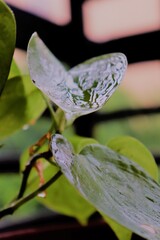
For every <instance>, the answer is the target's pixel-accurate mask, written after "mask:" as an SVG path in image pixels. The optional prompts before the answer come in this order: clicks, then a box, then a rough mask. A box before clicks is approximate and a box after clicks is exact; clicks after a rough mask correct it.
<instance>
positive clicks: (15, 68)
mask: <svg viewBox="0 0 160 240" xmlns="http://www.w3.org/2000/svg"><path fill="white" fill-rule="evenodd" d="M20 75H21V72H20V70H19V68H18V66H17V64H16V62H15V61H14V59H12V63H11V68H10V72H9V76H8V79H11V78H14V77H18V76H20Z"/></svg>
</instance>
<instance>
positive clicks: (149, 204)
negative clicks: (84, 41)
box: [0, 0, 160, 240]
mask: <svg viewBox="0 0 160 240" xmlns="http://www.w3.org/2000/svg"><path fill="white" fill-rule="evenodd" d="M0 10H1V12H2V14H1V15H0V26H1V25H2V33H3V34H1V35H0V47H1V48H0V49H1V50H0V91H1V93H2V94H1V98H0V140H1V141H2V140H3V141H4V139H5V141H7V140H8V139H9V137H10V136H12V135H13V133H15V132H16V131H18V130H21V129H22V128H23V127H24V126H26V125H27V126H29V125H30V124H35V123H36V120H37V119H39V118H41V116H42V115H43V112H44V111H45V110H46V109H47V108H48V109H49V111H50V114H51V123H50V127H49V129H48V131H47V133H46V134H45V135H44V136H43V137H42V138H41V139H39V140H38V139H37V143H35V144H33V145H32V146H30V148H29V149H27V151H24V153H23V154H22V157H21V168H22V170H24V175H23V179H22V184H21V187H20V191H19V194H18V196H17V198H16V200H15V201H14V202H12V204H11V205H9V207H7V208H5V209H3V210H2V211H1V212H0V217H3V216H5V215H7V214H12V213H13V212H14V211H15V210H16V209H18V208H19V207H20V206H21V205H23V204H24V203H25V202H28V201H29V200H30V199H32V198H34V197H36V196H37V195H39V196H41V197H42V198H38V201H39V202H40V203H42V204H44V205H46V206H47V207H48V208H51V209H53V210H54V211H57V212H60V213H63V214H66V215H69V216H73V217H75V218H77V219H78V221H79V222H81V223H82V224H87V221H88V218H89V217H90V216H91V215H92V214H93V213H94V212H95V211H99V212H100V214H101V215H102V217H103V218H104V220H105V221H106V222H107V223H108V224H109V225H110V226H111V228H112V229H113V230H114V231H115V233H116V235H117V237H118V238H119V239H120V240H122V239H123V240H130V239H131V236H132V232H135V233H137V234H138V235H140V236H142V237H144V238H146V239H153V240H158V239H160V200H159V199H160V186H159V185H158V183H157V181H158V168H157V165H156V163H155V160H154V158H153V156H152V154H151V153H150V152H149V150H148V149H147V148H146V147H145V146H144V145H143V144H142V143H140V142H139V141H138V140H136V139H135V138H132V137H129V136H119V137H116V138H114V139H112V140H110V141H108V142H107V144H106V145H102V144H100V143H99V142H98V141H97V139H94V138H84V137H80V136H77V135H75V134H74V131H71V134H68V132H67V129H68V128H69V127H70V129H71V128H72V124H73V122H74V120H75V119H76V118H78V117H80V116H82V115H87V114H90V113H92V112H95V111H98V110H100V109H101V108H102V107H103V106H104V104H105V103H106V101H107V100H108V99H109V98H110V97H111V96H112V94H113V92H114V91H115V90H116V89H117V87H118V85H119V84H120V82H121V80H122V78H123V76H124V74H125V71H126V68H127V59H126V57H125V55H124V54H122V53H112V54H107V55H103V56H98V57H95V58H92V59H89V60H87V61H85V62H83V63H81V64H79V65H77V66H75V67H74V68H72V69H70V70H68V71H67V70H66V69H65V67H64V66H63V65H62V64H61V63H60V62H59V61H58V59H56V57H55V56H54V55H53V54H52V53H51V52H50V51H49V49H48V48H47V47H46V46H45V44H44V43H43V42H42V40H41V39H40V38H39V37H38V35H37V34H36V33H34V34H33V35H32V37H31V39H30V41H29V44H28V49H27V59H28V68H29V72H30V76H29V75H23V73H22V72H21V70H20V69H19V68H18V66H17V65H16V63H15V61H14V60H13V59H12V55H13V51H14V44H15V20H14V16H13V14H12V12H11V11H10V9H9V8H8V7H7V6H6V4H5V3H3V2H2V1H1V0H0ZM2 18H3V21H2ZM8 36H9V37H8ZM6 39H7V41H6ZM11 61H12V64H11ZM1 69H3V71H2V70H1ZM31 79H32V81H33V83H34V84H35V86H34V84H32V81H31ZM39 89H40V90H41V91H39ZM43 94H45V95H43ZM84 127H85V126H84ZM0 146H1V144H0ZM2 149H3V145H2V146H1V148H0V150H2ZM44 159H45V160H46V161H44ZM33 167H35V168H36V171H31V170H32V169H33ZM44 179H45V180H44ZM46 189H47V190H46ZM24 193H25V195H24ZM44 196H46V198H43V197H44ZM7 201H8V199H7Z"/></svg>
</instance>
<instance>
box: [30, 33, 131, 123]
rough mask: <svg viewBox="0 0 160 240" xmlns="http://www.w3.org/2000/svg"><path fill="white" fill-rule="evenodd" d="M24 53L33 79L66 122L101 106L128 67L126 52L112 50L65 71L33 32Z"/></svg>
mask: <svg viewBox="0 0 160 240" xmlns="http://www.w3.org/2000/svg"><path fill="white" fill-rule="evenodd" d="M27 53H28V65H29V71H30V75H31V78H32V79H33V83H34V84H35V85H36V86H37V87H38V88H39V89H40V90H41V91H42V92H43V93H45V94H46V95H47V96H48V97H49V98H50V100H51V101H53V102H54V103H55V104H56V105H57V106H59V107H60V108H61V109H63V111H64V112H65V113H66V119H67V121H68V122H72V121H73V120H74V119H76V118H77V117H79V116H81V115H85V114H88V113H91V112H94V111H97V110H98V109H100V108H101V107H102V106H103V105H104V104H105V103H106V101H107V100H108V99H109V97H110V96H111V95H112V94H113V92H114V91H115V90H116V88H117V86H118V85H119V84H120V82H121V80H122V78H123V75H124V73H125V70H126V68H127V59H126V57H125V55H124V54H122V53H112V54H107V55H102V56H99V57H95V58H92V59H89V60H87V61H85V62H84V63H82V64H79V65H77V66H76V67H74V68H72V69H70V70H69V71H68V72H67V71H66V70H65V69H64V67H63V65H62V64H61V63H60V62H59V61H58V60H57V59H56V58H55V56H54V55H53V54H52V53H51V52H50V51H49V49H48V48H47V47H46V46H45V45H44V43H43V42H42V41H41V39H40V38H39V37H38V36H37V34H36V33H34V34H33V35H32V37H31V39H30V41H29V44H28V50H27Z"/></svg>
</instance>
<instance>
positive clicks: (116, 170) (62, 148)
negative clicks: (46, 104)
mask: <svg viewBox="0 0 160 240" xmlns="http://www.w3.org/2000/svg"><path fill="white" fill-rule="evenodd" d="M51 149H52V153H53V156H54V159H55V161H56V162H57V164H58V165H59V166H60V168H61V171H62V172H63V173H64V175H65V176H66V177H67V179H68V180H69V181H70V182H71V183H72V184H73V186H74V187H75V188H76V189H77V190H78V191H79V192H80V193H81V194H82V195H83V196H84V198H86V199H87V200H88V201H89V202H90V203H91V204H93V205H94V206H95V208H96V209H97V210H98V211H100V212H101V213H103V214H104V215H107V216H109V217H110V218H111V219H113V220H114V221H116V222H117V223H119V224H121V225H122V226H124V227H126V228H128V229H129V230H131V231H133V232H135V233H136V234H138V235H140V236H142V237H144V238H146V239H148V240H150V239H152V240H158V239H160V186H159V185H158V183H157V182H156V181H154V180H153V178H151V177H150V175H149V174H148V173H147V172H146V171H144V169H143V168H142V167H141V166H139V164H137V163H136V162H133V161H131V160H129V159H128V158H126V157H124V156H123V155H120V154H118V153H116V152H115V151H113V150H111V149H109V148H108V147H106V146H103V145H100V144H91V145H88V146H86V147H85V148H83V150H82V151H81V152H80V154H76V155H75V154H74V153H73V149H72V147H71V145H70V143H69V142H68V141H67V140H66V139H65V138H64V137H63V136H62V135H59V134H56V135H54V136H53V137H52V140H51Z"/></svg>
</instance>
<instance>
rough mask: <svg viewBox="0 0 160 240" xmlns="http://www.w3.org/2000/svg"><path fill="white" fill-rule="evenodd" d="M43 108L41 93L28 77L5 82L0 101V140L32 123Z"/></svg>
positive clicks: (43, 102)
mask: <svg viewBox="0 0 160 240" xmlns="http://www.w3.org/2000/svg"><path fill="white" fill-rule="evenodd" d="M45 108H46V104H45V101H44V99H43V97H42V95H41V93H40V92H39V90H38V89H37V88H35V87H34V85H33V84H32V83H31V81H30V78H29V77H28V76H23V77H20V76H19V77H15V78H12V79H10V80H9V81H7V84H6V87H5V89H4V91H3V93H2V96H1V100H0V109H1V111H0V139H3V138H5V137H7V136H9V135H11V134H12V133H14V132H15V131H17V130H18V129H21V128H22V127H23V126H24V125H26V124H31V123H33V122H34V121H35V120H36V119H37V118H38V117H39V116H40V115H41V114H42V113H43V111H44V110H45Z"/></svg>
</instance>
